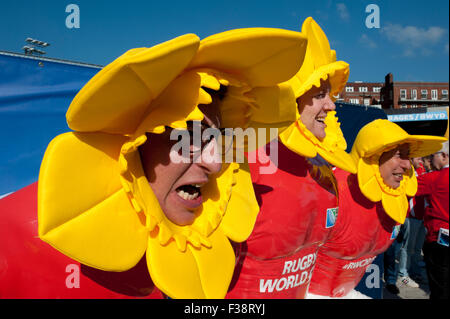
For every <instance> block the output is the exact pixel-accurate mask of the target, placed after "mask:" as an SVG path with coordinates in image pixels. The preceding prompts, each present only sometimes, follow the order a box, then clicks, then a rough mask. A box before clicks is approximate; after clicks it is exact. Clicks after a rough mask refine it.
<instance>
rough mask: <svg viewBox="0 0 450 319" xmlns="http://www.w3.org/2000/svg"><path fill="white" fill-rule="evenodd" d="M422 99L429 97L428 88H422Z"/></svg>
mask: <svg viewBox="0 0 450 319" xmlns="http://www.w3.org/2000/svg"><path fill="white" fill-rule="evenodd" d="M424 96H425V97H424ZM420 99H422V100H426V99H428V90H425V89H422V90H420Z"/></svg>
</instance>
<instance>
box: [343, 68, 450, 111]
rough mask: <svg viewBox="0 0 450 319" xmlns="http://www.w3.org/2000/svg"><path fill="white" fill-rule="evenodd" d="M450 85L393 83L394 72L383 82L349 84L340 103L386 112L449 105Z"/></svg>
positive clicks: (445, 83) (444, 83)
mask: <svg viewBox="0 0 450 319" xmlns="http://www.w3.org/2000/svg"><path fill="white" fill-rule="evenodd" d="M448 89H449V85H448V82H394V80H393V75H392V73H389V74H387V75H386V77H385V82H384V83H377V82H362V81H355V82H347V84H346V86H345V88H344V90H342V92H341V93H339V95H338V97H337V102H344V103H351V104H359V105H366V106H375V107H380V108H383V109H399V108H420V107H438V106H443V107H445V106H447V107H448V105H449V102H448Z"/></svg>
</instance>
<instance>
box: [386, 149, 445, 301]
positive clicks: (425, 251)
mask: <svg viewBox="0 0 450 319" xmlns="http://www.w3.org/2000/svg"><path fill="white" fill-rule="evenodd" d="M448 152H449V151H448V141H447V142H445V143H444V144H443V147H442V149H440V150H439V151H437V152H435V153H433V154H431V155H429V156H426V157H423V158H422V157H417V158H412V159H411V163H412V165H413V166H414V169H415V174H416V176H418V182H419V188H418V192H417V193H416V196H414V197H412V198H410V200H409V210H408V217H407V218H406V220H405V223H404V224H403V225H402V227H401V229H400V233H399V235H398V237H397V240H396V241H395V243H394V244H393V245H392V246H391V247H390V248H389V249H388V250H387V251H386V252H385V254H384V258H385V259H384V267H385V274H384V279H385V281H386V289H387V290H388V291H389V292H391V293H393V294H398V293H399V286H400V287H401V286H407V287H411V288H418V287H419V286H420V285H421V284H426V283H427V282H428V284H429V288H430V293H431V294H430V298H433V299H434V298H442V299H447V298H448V256H447V255H448V249H447V250H446V248H445V247H448V240H447V239H445V234H443V233H442V230H441V229H444V232H445V229H446V228H445V227H446V222H448V201H449V198H448V196H449V195H448V193H449V192H448V178H447V177H446V176H447V175H448V164H449V163H448ZM438 226H439V227H438ZM440 226H444V227H442V228H441V227H440ZM442 235H444V237H442ZM430 247H431V248H430ZM436 247H437V248H436ZM396 259H398V265H396ZM424 268H425V269H426V271H424ZM446 283H447V284H446Z"/></svg>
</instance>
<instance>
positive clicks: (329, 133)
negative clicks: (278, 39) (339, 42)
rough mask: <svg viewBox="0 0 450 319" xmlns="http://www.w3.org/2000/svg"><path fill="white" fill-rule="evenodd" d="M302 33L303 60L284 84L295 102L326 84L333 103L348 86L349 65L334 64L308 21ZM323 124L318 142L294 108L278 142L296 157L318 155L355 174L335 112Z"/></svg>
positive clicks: (316, 27) (318, 30) (327, 46)
mask: <svg viewBox="0 0 450 319" xmlns="http://www.w3.org/2000/svg"><path fill="white" fill-rule="evenodd" d="M302 33H304V34H305V35H306V37H307V38H308V46H307V48H306V54H305V59H304V62H303V64H302V67H301V68H300V70H299V72H298V73H297V74H296V75H295V76H294V77H292V78H291V79H290V80H289V81H288V82H287V83H288V84H289V85H290V86H291V88H292V90H293V92H294V95H295V97H296V98H297V99H298V98H299V97H301V96H302V95H303V94H305V93H306V92H307V91H309V90H310V89H311V88H313V87H314V86H315V87H318V88H319V87H320V85H321V80H329V82H330V87H331V90H330V97H331V98H332V99H335V98H334V96H335V95H337V94H338V93H339V92H340V91H341V90H342V89H343V88H344V86H345V84H346V83H347V80H348V75H349V65H348V64H347V63H345V62H343V61H336V52H335V51H334V50H331V49H330V44H329V42H328V39H327V37H326V35H325V33H324V32H323V31H322V29H321V28H320V26H319V25H318V24H317V23H316V22H315V21H314V20H313V19H312V18H311V17H309V18H307V19H306V20H305V21H304V22H303V25H302ZM325 124H326V128H325V133H326V137H325V138H324V139H323V141H320V140H319V139H317V138H316V137H315V136H314V135H313V134H312V133H311V132H310V131H309V130H308V129H307V128H306V127H305V125H304V124H303V123H302V121H301V117H300V114H299V113H298V110H297V107H296V122H295V123H294V124H292V125H291V126H290V127H289V128H287V129H286V130H284V131H283V132H281V133H280V140H281V142H282V143H283V144H284V145H286V147H288V148H289V149H290V150H292V151H293V152H295V153H297V154H299V155H302V156H306V157H315V156H317V154H319V155H320V156H321V157H323V158H324V159H325V160H326V161H327V162H329V163H330V164H332V165H334V166H337V167H339V168H342V169H343V170H345V171H348V172H351V173H356V165H355V163H354V161H353V159H352V158H351V156H350V155H349V154H348V153H347V152H345V150H346V148H347V143H346V141H345V138H344V135H343V133H342V131H341V128H340V123H339V121H338V118H337V117H336V112H335V111H332V112H328V113H327V116H326V118H325Z"/></svg>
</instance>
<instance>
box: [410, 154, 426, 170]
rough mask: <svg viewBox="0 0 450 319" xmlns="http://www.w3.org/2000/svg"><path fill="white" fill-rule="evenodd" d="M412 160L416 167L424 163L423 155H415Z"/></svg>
mask: <svg viewBox="0 0 450 319" xmlns="http://www.w3.org/2000/svg"><path fill="white" fill-rule="evenodd" d="M411 162H412V164H413V166H414V168H415V169H418V168H419V167H420V165H421V164H423V160H422V157H413V158H411Z"/></svg>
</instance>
